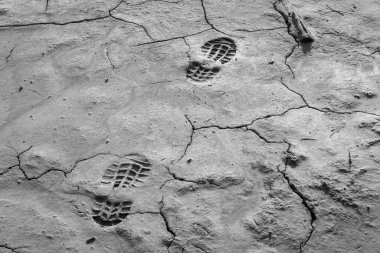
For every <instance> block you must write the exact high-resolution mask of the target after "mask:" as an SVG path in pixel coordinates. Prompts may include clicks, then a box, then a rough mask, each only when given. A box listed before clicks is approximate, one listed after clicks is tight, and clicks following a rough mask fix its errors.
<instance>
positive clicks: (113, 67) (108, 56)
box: [106, 47, 115, 69]
mask: <svg viewBox="0 0 380 253" xmlns="http://www.w3.org/2000/svg"><path fill="white" fill-rule="evenodd" d="M106 57H107V60H108V62H109V63H110V65H111V67H112V69H115V65H113V63H112V61H111V59H110V55H109V48H108V47H107V48H106Z"/></svg>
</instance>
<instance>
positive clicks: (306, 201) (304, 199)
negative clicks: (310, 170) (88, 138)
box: [277, 144, 317, 253]
mask: <svg viewBox="0 0 380 253" xmlns="http://www.w3.org/2000/svg"><path fill="white" fill-rule="evenodd" d="M290 147H291V145H290V144H289V147H288V150H287V152H288V153H289V152H290ZM287 163H288V159H287V160H286V161H285V169H284V170H280V166H277V170H278V172H280V173H281V175H282V176H283V178H284V180H285V181H286V183H287V184H288V186H289V188H290V189H291V190H292V191H293V192H294V193H295V194H296V195H298V197H299V198H301V200H302V205H303V206H304V207H305V208H306V209H307V210H308V212H309V214H310V226H311V229H310V231H309V234H308V236H307V238H306V240H304V241H302V242H301V243H300V246H299V250H300V251H299V252H300V253H302V252H303V248H304V247H305V246H306V244H307V243H308V242H309V241H310V239H311V237H312V236H313V233H314V230H315V226H314V222H315V221H316V220H317V215H316V213H315V211H314V208H313V207H312V206H311V205H310V204H309V202H310V200H309V199H308V198H307V197H306V196H305V195H304V194H303V193H302V192H300V191H299V189H298V188H297V187H296V186H295V184H294V183H293V182H292V181H291V180H290V178H289V176H288V175H287V174H286V169H287V166H288V164H287Z"/></svg>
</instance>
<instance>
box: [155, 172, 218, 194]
mask: <svg viewBox="0 0 380 253" xmlns="http://www.w3.org/2000/svg"><path fill="white" fill-rule="evenodd" d="M165 168H166V170H167V171H168V173H169V174H170V175H171V176H172V177H173V179H169V180H167V181H166V182H165V183H164V184H163V185H162V186H161V187H160V188H162V187H164V186H165V185H166V184H167V183H168V182H170V181H173V180H178V181H181V182H186V183H193V184H197V185H207V186H211V187H217V188H219V189H223V188H224V187H223V186H220V185H218V184H217V183H216V182H215V181H214V180H213V179H201V180H190V179H186V178H184V177H181V176H178V175H177V174H175V173H174V172H172V171H171V170H170V168H169V167H167V166H165Z"/></svg>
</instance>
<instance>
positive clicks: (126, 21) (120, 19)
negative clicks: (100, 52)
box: [110, 14, 154, 41]
mask: <svg viewBox="0 0 380 253" xmlns="http://www.w3.org/2000/svg"><path fill="white" fill-rule="evenodd" d="M110 17H111V18H113V19H116V20H119V21H122V22H125V23H128V24H133V25H136V26H138V27H141V28H142V29H143V30H144V32H145V34H146V35H147V36H148V37H149V39H151V40H153V41H154V39H153V37H152V36H151V35H150V34H149V32H148V29H147V28H146V27H145V26H143V25H141V24H139V23H136V22H132V21H128V20H125V19H122V18H119V17H115V16H112V14H110Z"/></svg>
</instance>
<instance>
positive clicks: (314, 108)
mask: <svg viewBox="0 0 380 253" xmlns="http://www.w3.org/2000/svg"><path fill="white" fill-rule="evenodd" d="M280 82H281V84H282V85H283V86H284V87H285V88H286V89H288V90H289V91H291V92H293V93H294V94H297V95H298V96H300V98H301V99H302V100H303V102H304V103H305V105H306V107H308V108H310V109H313V110H316V111H319V112H323V113H335V114H343V115H344V114H353V113H363V114H368V115H372V116H377V117H380V115H378V114H376V113H371V112H364V111H359V110H355V111H349V112H340V111H334V110H332V109H330V108H327V107H324V108H322V109H320V108H318V107H315V106H312V105H310V104H309V102H307V100H306V99H305V97H304V96H303V95H302V94H301V93H299V92H297V91H295V90H293V89H291V88H290V87H289V86H288V85H286V84H285V82H284V80H283V78H281V79H280ZM301 108H303V107H301Z"/></svg>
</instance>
